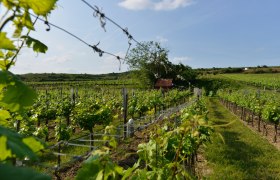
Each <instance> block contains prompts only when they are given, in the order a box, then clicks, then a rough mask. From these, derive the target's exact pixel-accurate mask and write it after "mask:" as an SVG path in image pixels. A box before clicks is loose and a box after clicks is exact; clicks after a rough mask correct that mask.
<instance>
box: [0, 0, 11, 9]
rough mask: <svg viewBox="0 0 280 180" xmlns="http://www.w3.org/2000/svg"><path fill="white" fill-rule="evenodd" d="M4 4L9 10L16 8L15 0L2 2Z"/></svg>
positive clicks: (3, 0)
mask: <svg viewBox="0 0 280 180" xmlns="http://www.w3.org/2000/svg"><path fill="white" fill-rule="evenodd" d="M0 2H1V1H0ZM2 2H3V5H4V6H5V7H6V8H7V9H12V7H13V6H14V2H13V0H2Z"/></svg>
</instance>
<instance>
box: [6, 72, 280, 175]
mask: <svg viewBox="0 0 280 180" xmlns="http://www.w3.org/2000/svg"><path fill="white" fill-rule="evenodd" d="M239 76H240V77H241V76H242V77H252V75H250V76H247V75H243V74H242V75H239ZM233 77H238V75H221V76H213V78H212V77H211V76H210V77H209V76H208V77H207V78H206V79H207V81H209V80H211V83H210V84H211V86H209V87H207V86H205V87H203V88H204V89H205V90H206V89H208V90H207V91H208V92H209V91H211V88H213V82H215V81H217V80H218V81H219V83H218V84H219V88H218V89H217V91H216V94H211V95H212V96H213V95H214V96H217V97H218V98H219V99H220V100H219V101H220V102H218V99H217V98H216V99H212V98H210V99H209V98H207V97H204V98H203V99H202V100H200V101H198V102H199V103H198V104H197V102H196V101H194V100H195V99H196V97H197V95H195V96H193V95H192V92H190V91H189V90H177V89H173V90H170V91H167V92H164V91H159V90H151V89H148V90H145V89H139V88H137V87H135V88H133V87H132V86H130V85H127V86H126V88H124V86H123V85H122V86H120V85H117V84H114V82H113V83H112V82H111V81H110V83H109V81H105V83H104V82H103V83H104V84H100V83H98V81H97V82H90V81H86V82H73V83H72V82H63V83H58V82H56V83H54V82H48V83H29V86H31V87H33V89H34V90H35V91H36V92H37V94H38V97H37V101H36V102H35V103H34V104H33V106H32V107H30V108H29V109H27V110H26V111H25V115H24V116H22V117H21V118H20V119H17V120H15V121H10V122H9V124H8V126H9V127H10V129H13V130H14V131H17V132H18V133H20V134H22V135H24V136H34V137H36V138H38V139H40V141H41V142H44V144H45V148H44V150H41V151H40V152H38V153H36V154H37V156H38V157H39V159H37V160H36V161H34V160H23V161H22V160H19V159H18V160H16V162H15V163H16V164H17V165H18V166H22V165H24V166H30V167H33V168H34V169H36V170H38V171H40V172H43V173H46V174H48V175H50V176H52V177H53V178H62V179H64V178H66V176H67V177H69V178H70V179H72V178H74V177H76V178H78V179H79V178H81V177H82V179H83V178H86V177H90V176H95V175H94V174H91V173H90V172H89V171H90V167H91V166H93V165H94V163H97V164H96V165H102V164H100V163H101V162H96V161H94V160H92V161H89V159H91V156H92V155H93V156H98V157H99V158H101V159H102V158H106V161H104V163H105V162H106V163H113V164H112V165H113V166H112V167H107V168H111V170H110V171H112V173H113V172H114V173H115V175H116V176H118V177H121V176H126V173H128V171H130V172H129V173H130V175H132V176H135V177H138V176H142V175H141V173H143V172H147V169H146V168H148V169H151V168H152V169H153V170H155V171H158V167H164V168H161V169H165V171H166V173H175V176H177V175H178V176H184V177H188V178H191V179H192V178H202V177H210V178H213V179H219V178H221V177H223V176H225V175H226V174H227V173H229V172H230V173H231V174H232V176H230V177H232V178H234V177H236V178H241V179H243V178H245V179H246V178H249V179H250V178H257V177H261V178H265V177H271V178H277V177H280V175H279V173H280V172H278V171H275V170H273V168H275V166H277V164H279V160H277V159H275V163H276V164H273V165H272V167H271V168H272V169H268V168H267V169H263V170H262V171H263V172H260V173H257V174H256V173H255V174H252V175H250V173H249V174H247V173H245V172H242V170H241V171H240V170H237V169H235V168H240V164H238V163H235V162H234V161H229V162H226V163H227V165H226V166H229V167H228V168H227V169H223V166H225V165H222V164H223V163H225V162H224V161H225V160H224V159H223V158H218V159H217V156H218V154H219V155H222V154H223V153H227V151H228V150H223V149H222V146H224V145H218V144H221V140H222V139H223V141H226V142H227V141H228V142H229V143H231V142H232V141H235V140H234V137H233V136H229V135H228V133H233V132H231V131H234V133H238V134H240V135H242V136H244V138H253V139H256V138H257V137H258V138H260V139H259V140H258V139H257V140H256V142H255V143H256V144H259V143H263V145H261V146H262V147H266V146H267V148H262V150H261V149H260V148H259V147H258V149H259V150H260V151H263V152H261V153H262V154H266V153H269V152H266V151H268V150H269V149H271V150H272V149H274V150H273V151H274V152H273V153H276V154H277V153H278V154H279V152H278V150H276V148H280V143H279V142H280V140H278V137H279V130H278V123H279V117H280V111H279V107H280V105H279V102H280V95H279V93H278V92H275V91H264V90H259V86H258V84H254V83H252V84H250V83H249V86H248V82H246V83H245V84H244V85H242V86H240V83H241V84H242V83H243V81H241V80H240V79H239V81H238V83H237V84H238V85H234V86H232V84H235V83H236V82H235V81H237V80H233ZM269 77H271V76H268V75H265V76H263V77H262V78H263V79H265V78H267V80H266V82H269V81H270V78H269ZM223 78H224V79H225V81H221V79H223ZM229 78H231V80H228V79H229ZM247 81H249V80H247ZM221 83H222V84H223V85H222V86H220V85H221ZM203 84H204V85H207V84H209V83H203ZM214 84H215V83H214ZM254 85H256V88H255V89H254V88H253V87H252V86H254ZM232 87H234V88H232ZM209 88H210V89H209ZM192 91H193V90H192ZM207 91H205V92H204V93H206V92H207ZM222 106H224V107H226V108H228V109H229V110H231V111H232V113H233V114H231V113H230V112H227V110H224V109H223V107H222ZM208 111H209V112H210V114H209V117H208V118H209V119H210V121H208V120H207V119H208V118H207V116H208V115H207V112H208ZM234 114H235V115H234ZM15 115H16V114H15ZM233 117H234V118H233ZM239 118H240V120H239ZM129 119H133V124H132V126H131V127H129V125H128V123H127V122H128V120H129ZM219 119H221V120H220V121H219ZM232 119H234V120H233V121H240V122H238V123H237V122H235V123H231V122H232ZM242 122H244V124H246V125H247V126H248V127H242V130H241V129H238V128H237V124H239V123H241V124H242ZM227 123H230V124H228V125H227ZM217 125H218V126H217ZM216 126H217V127H216ZM238 126H240V125H238ZM183 127H184V128H187V129H185V130H183V131H182V128H183ZM190 127H192V128H191V129H188V128H190ZM223 127H224V128H233V129H234V130H230V132H227V131H224V130H223V131H221V130H220V129H221V128H223ZM127 128H128V129H127ZM129 128H133V129H129ZM196 128H198V129H197V130H196ZM180 129H181V130H180ZM250 129H251V130H250ZM252 130H253V131H255V132H256V133H251V134H248V132H252ZM257 132H260V133H259V134H257ZM173 133H175V134H177V135H178V133H179V136H178V137H176V138H174V134H173ZM189 133H190V134H192V135H191V136H190V137H188V136H187V134H189ZM193 133H198V134H196V135H195V134H193ZM180 134H181V135H180ZM243 134H246V135H243ZM177 135H176V136H177ZM197 135H198V136H197ZM261 136H263V137H264V138H266V139H267V141H264V140H263V139H262V138H261ZM187 137H188V138H187ZM221 137H222V138H221ZM181 138H187V139H185V140H184V141H181V140H180V139H181ZM189 138H191V139H189ZM212 138H213V139H214V141H212V140H211V141H210V139H212ZM245 141H248V142H246V143H249V144H250V143H251V142H252V141H251V140H245ZM259 141H260V142H259ZM183 142H184V143H183ZM154 143H155V144H154ZM166 143H167V144H166ZM174 143H175V144H174ZM181 143H183V144H181ZM171 144H173V145H172V146H170V145H171ZM202 144H204V145H205V146H207V148H201V146H200V145H202ZM270 144H274V145H275V147H276V148H274V147H272V146H271V145H270ZM166 145H167V146H166ZM169 146H170V147H169ZM238 146H239V145H235V144H232V145H231V148H232V150H233V149H238V148H240V147H238ZM248 146H249V145H248ZM211 147H212V148H211ZM154 148H155V149H154ZM162 148H167V149H165V150H164V149H163V150H161V149H162ZM215 148H217V150H214V149H215ZM225 148H226V147H225ZM256 148H257V147H256ZM109 149H110V152H108V151H107V150H109ZM126 149H127V150H128V151H126ZM202 149H203V150H202ZM254 149H255V148H251V150H252V152H251V150H249V149H248V152H246V155H244V156H250V153H253V150H254ZM178 150H179V151H178ZM201 150H202V151H201ZM233 151H234V150H233ZM238 151H240V150H238ZM100 152H103V153H101V154H100ZM140 152H147V153H152V154H150V155H149V156H146V155H145V156H143V154H142V155H141V153H140ZM217 152H219V153H218V154H217ZM96 153H97V154H96ZM154 153H155V154H154ZM172 154H173V155H172ZM227 154H228V153H227ZM269 154H271V153H269ZM170 155H171V157H173V158H171V159H169V157H168V156H170ZM228 155H230V154H228ZM228 155H226V154H225V155H222V157H224V156H226V157H224V158H228ZM177 156H178V159H176V158H175V159H174V157H177ZM197 156H199V157H203V158H202V159H203V160H199V159H197ZM236 156H239V152H237V154H236ZM244 156H243V155H241V154H240V158H241V159H240V160H242V161H243V159H242V158H245V157H244ZM179 157H180V158H179ZM265 158H266V157H265V156H264V157H263V159H265ZM87 159H88V160H87ZM138 159H141V160H142V161H143V162H145V163H144V164H146V168H144V169H143V165H140V164H137V163H139V162H138ZM160 159H161V160H160ZM163 159H164V160H163ZM263 159H260V160H257V161H264V160H263ZM84 160H87V161H88V164H87V163H86V164H84V163H82V162H83V161H84ZM198 160H199V161H198ZM240 160H238V161H240ZM174 161H175V162H177V163H176V166H174V165H171V164H174ZM207 161H209V163H210V164H209V163H206V162H207ZM155 162H156V164H154V163H155ZM203 162H205V164H204V165H203V167H201V164H203ZM231 163H233V164H231ZM244 163H245V164H246V163H248V162H246V161H244ZM271 163H272V162H271ZM273 163H274V162H273ZM245 164H244V165H242V166H244V167H246V168H247V169H248V171H250V172H253V171H259V169H260V168H261V167H260V165H254V166H252V165H251V164H248V165H245ZM265 164H268V163H265ZM170 165H171V166H173V168H170V167H169V166H170ZM255 166H256V167H255ZM134 167H135V168H136V169H133V168H134ZM230 167H231V168H230ZM99 168H101V169H100V170H102V167H99ZM116 168H117V169H118V168H119V170H118V171H116V170H114V169H116ZM131 168H132V169H131ZM174 168H176V169H178V170H179V169H180V168H184V169H186V170H184V172H185V173H182V171H177V170H176V171H174V170H175V169H174ZM149 171H150V170H149ZM170 171H171V172H170ZM151 172H152V171H151ZM271 173H272V174H271ZM223 174H224V175H223ZM268 174H269V175H268ZM104 175H105V174H104ZM108 176H110V174H109V175H108ZM151 176H154V175H151ZM160 176H161V177H165V176H166V175H165V173H163V174H161V175H160ZM143 178H148V176H143Z"/></svg>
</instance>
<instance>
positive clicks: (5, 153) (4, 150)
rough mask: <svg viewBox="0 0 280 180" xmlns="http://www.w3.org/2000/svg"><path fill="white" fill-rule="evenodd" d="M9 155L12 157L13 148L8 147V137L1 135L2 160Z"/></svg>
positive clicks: (0, 159)
mask: <svg viewBox="0 0 280 180" xmlns="http://www.w3.org/2000/svg"><path fill="white" fill-rule="evenodd" d="M9 157H12V152H11V150H8V149H7V137H5V136H1V137H0V161H3V160H5V159H7V158H9Z"/></svg>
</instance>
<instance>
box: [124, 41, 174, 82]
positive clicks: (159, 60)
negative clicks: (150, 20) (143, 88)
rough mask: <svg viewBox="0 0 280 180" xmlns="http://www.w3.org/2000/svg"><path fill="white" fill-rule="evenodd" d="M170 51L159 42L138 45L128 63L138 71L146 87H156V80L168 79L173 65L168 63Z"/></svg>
mask: <svg viewBox="0 0 280 180" xmlns="http://www.w3.org/2000/svg"><path fill="white" fill-rule="evenodd" d="M167 56H168V50H167V49H165V48H162V47H161V45H160V43H158V42H153V41H149V42H143V43H141V44H137V46H136V47H135V48H133V49H132V50H131V51H130V53H129V54H128V57H127V59H128V60H127V63H128V65H129V67H130V68H131V69H132V70H138V71H136V73H137V76H138V78H139V79H140V80H141V82H142V83H144V84H146V85H151V86H152V85H154V83H155V81H156V79H158V78H166V77H167V74H168V72H169V71H170V70H171V65H172V63H171V62H169V61H168V57H167Z"/></svg>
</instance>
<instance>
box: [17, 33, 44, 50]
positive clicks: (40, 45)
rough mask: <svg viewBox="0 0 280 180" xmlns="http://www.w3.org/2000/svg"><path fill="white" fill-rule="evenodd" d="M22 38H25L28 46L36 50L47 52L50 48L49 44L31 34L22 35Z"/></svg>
mask: <svg viewBox="0 0 280 180" xmlns="http://www.w3.org/2000/svg"><path fill="white" fill-rule="evenodd" d="M21 38H23V39H25V40H26V44H27V46H28V47H32V48H33V51H35V52H38V53H46V51H47V50H48V46H46V45H45V44H43V43H42V42H41V41H39V40H37V39H33V38H32V37H30V36H22V37H21Z"/></svg>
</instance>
